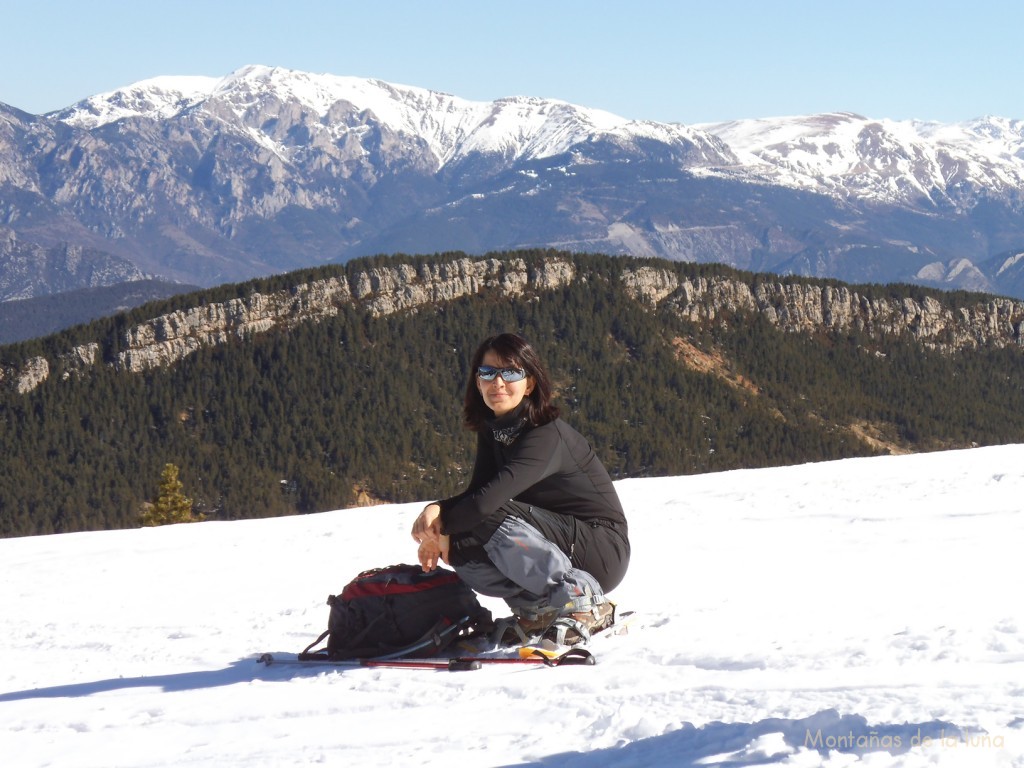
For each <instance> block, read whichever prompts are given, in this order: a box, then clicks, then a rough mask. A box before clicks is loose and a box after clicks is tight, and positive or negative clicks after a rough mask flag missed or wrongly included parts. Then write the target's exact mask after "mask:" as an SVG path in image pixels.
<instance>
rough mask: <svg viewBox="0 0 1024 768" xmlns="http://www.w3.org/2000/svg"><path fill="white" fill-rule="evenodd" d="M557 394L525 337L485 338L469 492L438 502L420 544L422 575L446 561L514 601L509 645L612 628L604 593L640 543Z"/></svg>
mask: <svg viewBox="0 0 1024 768" xmlns="http://www.w3.org/2000/svg"><path fill="white" fill-rule="evenodd" d="M551 397H552V392H551V383H550V380H549V378H548V374H547V371H546V370H545V369H544V367H543V365H542V364H541V362H540V358H539V357H538V355H537V353H536V352H535V351H534V349H533V347H532V346H531V345H530V344H529V343H528V342H527V341H526V340H525V339H523V338H521V337H520V336H517V335H515V334H511V333H504V334H501V335H499V336H492V337H490V338H488V339H486V340H484V342H483V343H482V344H481V345H480V347H479V348H478V349H477V351H476V353H475V354H474V356H473V361H472V367H471V374H470V379H469V381H468V382H467V384H466V394H465V400H464V404H463V415H464V421H465V424H466V426H467V427H468V428H469V429H471V430H473V431H475V432H476V433H477V451H476V461H475V463H474V466H473V474H472V477H471V479H470V482H469V486H468V487H467V488H466V490H465V491H463V492H462V493H460V494H459V495H457V496H453V497H451V498H448V499H442V500H440V501H436V502H433V503H431V504H428V505H427V506H426V507H425V508H424V510H423V511H422V512H421V513H420V515H419V516H418V517H417V518H416V521H415V523H414V524H413V527H412V536H413V539H415V540H416V541H417V542H418V543H419V545H420V546H419V561H420V564H421V565H422V567H423V568H424V570H428V571H429V570H432V569H433V568H435V567H437V563H438V559H439V558H440V559H443V560H444V561H445V562H446V563H448V564H450V565H451V566H452V568H454V569H455V571H456V572H457V573H458V574H459V576H461V577H462V579H463V581H465V582H466V583H467V584H468V585H469V586H470V587H472V588H473V589H474V590H476V591H477V592H479V593H480V594H483V595H488V596H490V597H500V598H504V599H505V602H507V603H508V605H509V607H510V608H511V609H512V613H513V618H512V620H511V621H510V622H509V629H510V630H511V631H512V632H511V635H509V634H508V633H506V637H505V640H506V641H507V642H509V641H510V642H516V641H525V640H526V639H528V638H536V637H537V636H538V635H542V636H543V637H545V638H547V639H550V640H552V641H554V642H557V643H560V644H568V645H573V644H576V643H580V642H585V641H586V640H588V639H589V637H590V634H591V633H592V632H595V631H598V630H600V629H603V628H604V627H606V626H608V625H609V624H611V623H612V622H613V621H614V605H613V604H612V603H610V602H609V601H608V599H607V597H605V593H607V592H609V591H610V590H612V589H614V588H615V587H616V586H617V585H618V584H619V583H620V582H621V581H622V578H623V576H625V574H626V568H627V567H628V565H629V552H630V547H629V536H628V530H627V525H626V517H625V514H624V513H623V510H622V504H621V503H620V502H619V497H618V495H617V494H616V492H615V488H614V486H613V485H612V481H611V478H610V477H609V475H608V472H607V471H606V470H605V468H604V466H603V465H602V464H601V462H600V460H598V458H597V456H596V455H595V454H594V451H593V450H592V449H591V447H590V444H589V443H588V442H587V441H586V439H584V438H583V436H582V435H580V434H579V433H578V432H577V431H576V430H574V429H573V428H572V427H570V426H569V425H568V424H566V423H565V422H564V421H562V420H561V419H560V418H559V417H558V409H557V408H556V407H555V406H553V405H552V404H551Z"/></svg>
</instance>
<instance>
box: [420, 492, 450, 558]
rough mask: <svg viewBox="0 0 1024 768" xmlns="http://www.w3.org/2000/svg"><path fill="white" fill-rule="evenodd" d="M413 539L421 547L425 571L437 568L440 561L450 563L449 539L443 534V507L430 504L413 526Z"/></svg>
mask: <svg viewBox="0 0 1024 768" xmlns="http://www.w3.org/2000/svg"><path fill="white" fill-rule="evenodd" d="M412 538H413V540H414V541H416V542H417V543H418V544H419V545H420V548H419V552H418V557H419V561H420V566H421V567H422V568H423V570H424V571H432V570H434V569H435V568H437V563H438V560H439V559H440V560H443V561H444V562H446V563H447V562H448V546H449V540H448V537H447V536H445V535H443V534H442V533H441V507H440V506H438V505H437V504H428V505H427V506H426V507H424V508H423V511H422V512H420V514H419V517H417V518H416V520H415V522H413V524H412Z"/></svg>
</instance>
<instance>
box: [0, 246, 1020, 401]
mask: <svg viewBox="0 0 1024 768" xmlns="http://www.w3.org/2000/svg"><path fill="white" fill-rule="evenodd" d="M586 279H588V278H587V276H586V275H584V274H582V273H580V271H579V270H578V269H577V267H576V265H575V264H574V263H573V262H572V261H571V260H569V259H564V258H551V259H548V260H545V261H542V262H539V263H537V264H534V265H532V266H530V265H528V264H527V263H526V261H524V260H523V259H516V258H513V259H507V260H499V259H493V258H469V257H466V258H458V259H453V260H450V261H445V262H440V263H422V264H420V265H419V266H413V265H410V264H396V265H394V266H380V267H373V268H369V269H366V270H365V271H362V272H359V273H357V274H356V275H354V276H352V277H350V278H345V277H332V278H327V279H323V280H317V281H313V282H309V283H303V284H301V285H296V286H293V287H291V288H289V289H285V290H280V291H276V292H272V293H258V292H257V293H252V294H250V295H248V296H246V297H244V298H236V299H231V300H229V301H225V302H221V303H211V304H206V305H202V306H198V307H193V308H190V309H187V310H179V311H175V312H171V313H169V314H165V315H161V316H159V317H155V318H153V319H151V320H147V321H146V322H144V323H140V324H138V325H135V326H133V327H131V328H129V329H127V330H126V331H124V334H123V338H121V339H120V340H119V341H120V343H119V346H118V348H119V349H121V350H122V351H121V352H119V353H118V355H117V358H116V360H115V361H114V362H113V363H112V364H113V365H115V366H117V367H118V368H121V369H124V370H128V371H133V372H142V371H146V370H149V369H152V368H155V367H159V366H164V365H171V364H173V363H175V362H177V361H179V360H181V359H183V358H185V357H186V356H188V355H190V354H192V353H193V352H196V351H197V350H200V349H203V348H206V347H210V346H214V345H217V344H222V343H225V342H227V341H228V340H229V339H233V338H234V339H238V338H246V337H249V336H252V335H254V334H258V333H263V332H266V331H268V330H271V329H274V328H289V327H293V326H295V325H296V324H298V323H302V322H307V321H316V320H318V319H320V318H324V317H329V316H332V315H335V314H337V313H338V311H339V308H341V307H343V306H346V305H349V306H355V307H357V308H363V309H365V310H366V311H367V312H369V313H370V314H371V315H373V316H375V317H380V316H385V315H389V314H392V313H395V312H402V311H408V310H411V309H415V308H416V307H420V306H424V305H429V304H435V303H438V302H446V301H452V300H454V299H457V298H460V297H463V296H472V295H475V294H478V293H480V292H482V291H484V290H487V291H493V292H497V293H498V294H499V295H505V296H509V297H515V296H520V295H522V294H524V293H525V292H527V291H547V290H553V289H555V288H558V287H561V286H564V285H568V284H570V283H572V282H574V281H576V280H586ZM621 279H622V281H623V286H624V288H625V289H626V292H627V294H628V295H629V296H630V297H631V298H632V299H633V300H635V301H638V302H642V303H644V304H645V305H648V306H651V307H664V308H667V309H669V310H670V311H673V312H675V313H678V314H679V315H680V316H681V317H684V318H686V319H688V320H692V321H696V322H715V321H720V320H722V319H726V320H730V321H731V320H732V319H733V318H736V317H738V316H739V317H742V316H750V315H753V314H755V313H757V314H760V315H761V316H762V317H764V318H765V319H767V320H768V321H769V322H770V323H772V324H773V325H776V326H778V327H779V328H780V329H782V330H784V331H787V332H793V333H801V332H807V333H810V332H816V331H846V330H855V331H859V332H863V333H866V334H867V335H869V336H875V337H880V336H905V337H907V338H911V339H914V340H916V341H917V342H919V343H921V344H924V345H927V346H928V347H930V348H934V349H937V350H942V351H946V352H952V351H956V350H959V349H963V348H973V347H980V346H989V347H995V348H999V347H1006V346H1020V345H1021V343H1022V340H1021V331H1022V328H1021V325H1022V322H1024V303H1022V302H1017V301H1012V300H1010V299H1000V298H991V299H983V300H979V302H978V304H976V305H974V306H969V307H961V308H956V309H954V308H951V306H947V305H946V304H944V303H942V302H940V301H938V300H937V299H935V298H932V297H930V296H926V297H925V298H924V299H923V300H920V301H918V300H916V299H913V298H909V297H903V298H871V297H868V296H864V295H861V294H860V293H858V292H857V291H855V290H852V289H850V288H848V287H842V286H841V287H836V286H833V285H825V286H823V285H820V284H813V283H804V282H792V283H790V282H782V281H777V282H772V281H761V280H758V281H756V282H746V281H743V280H740V279H736V278H731V277H724V276H718V277H700V278H686V277H682V276H680V273H679V272H678V271H676V270H673V269H672V268H671V267H669V266H666V267H664V268H659V267H652V266H649V265H638V266H636V267H631V268H629V269H627V270H626V271H625V272H624V273H623V276H622V278H621ZM98 351H99V344H98V342H90V343H87V344H84V345H81V346H79V347H76V348H75V349H73V350H70V351H69V352H67V353H65V354H63V355H60V358H59V363H60V367H61V369H62V370H63V371H64V376H69V375H72V374H73V373H75V372H77V371H82V370H86V369H88V367H90V366H92V365H95V364H97V360H98V358H99V354H98ZM55 362H57V361H55ZM51 368H52V366H51V364H50V362H49V361H47V360H46V359H45V358H43V357H37V358H33V359H32V360H30V361H28V363H26V364H25V365H23V366H21V367H20V368H12V367H8V368H3V367H0V384H6V385H8V386H13V387H14V388H15V389H16V390H17V391H19V392H29V391H31V390H32V389H34V388H35V387H37V386H38V385H39V384H40V383H41V382H42V381H44V380H45V379H46V378H47V377H48V375H49V373H50V370H51Z"/></svg>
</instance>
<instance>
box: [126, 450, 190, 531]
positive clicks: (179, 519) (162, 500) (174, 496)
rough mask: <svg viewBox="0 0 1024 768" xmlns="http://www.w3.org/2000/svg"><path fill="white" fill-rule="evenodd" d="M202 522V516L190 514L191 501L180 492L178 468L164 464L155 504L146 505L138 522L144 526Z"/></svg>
mask: <svg viewBox="0 0 1024 768" xmlns="http://www.w3.org/2000/svg"><path fill="white" fill-rule="evenodd" d="M199 520H202V515H194V514H193V513H192V499H190V498H188V497H187V496H185V494H184V493H183V492H182V484H181V480H179V479H178V467H177V466H176V465H174V464H165V465H164V471H163V472H162V473H161V475H160V490H159V493H158V496H157V499H156V501H155V502H152V503H146V504H145V505H144V506H143V509H142V512H141V514H140V515H139V522H141V523H142V525H144V526H155V525H170V524H171V523H194V522H198V521H199Z"/></svg>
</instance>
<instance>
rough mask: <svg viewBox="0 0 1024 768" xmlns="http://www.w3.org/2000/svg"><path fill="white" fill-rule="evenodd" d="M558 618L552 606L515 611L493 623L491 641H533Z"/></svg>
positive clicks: (517, 642) (499, 643) (516, 643)
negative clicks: (535, 609)
mask: <svg viewBox="0 0 1024 768" xmlns="http://www.w3.org/2000/svg"><path fill="white" fill-rule="evenodd" d="M556 618H558V611H556V610H555V609H553V608H550V609H547V610H544V611H537V612H535V611H522V612H518V611H517V612H515V614H514V615H513V616H509V617H508V618H506V619H498V621H496V622H495V623H494V626H495V630H494V633H493V635H492V638H491V639H492V641H493V642H494V643H495V644H496V645H526V644H528V643H531V642H533V641H534V640H535V639H537V638H538V637H540V636H541V634H542V633H543V632H544V631H545V630H546V629H547V628H548V627H550V626H551V624H552V622H554V620H555V619H556Z"/></svg>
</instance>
